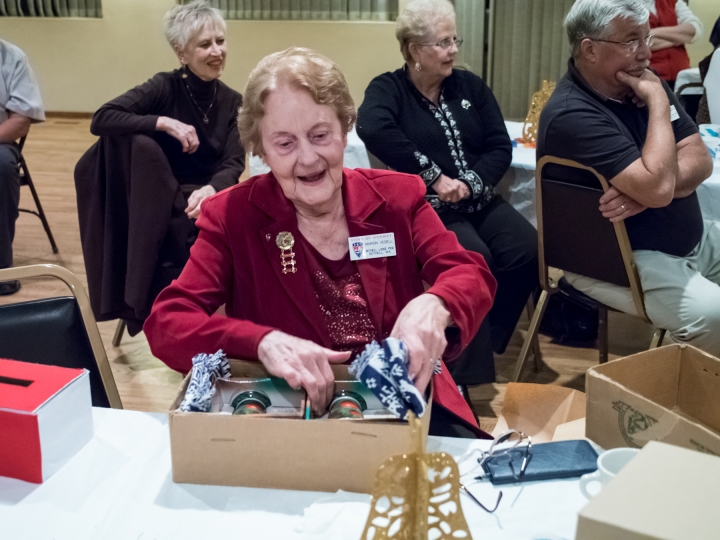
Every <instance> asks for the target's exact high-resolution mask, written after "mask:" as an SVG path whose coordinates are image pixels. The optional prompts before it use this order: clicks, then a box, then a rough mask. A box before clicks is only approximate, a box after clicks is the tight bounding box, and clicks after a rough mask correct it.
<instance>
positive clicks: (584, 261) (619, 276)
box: [535, 156, 647, 320]
mask: <svg viewBox="0 0 720 540" xmlns="http://www.w3.org/2000/svg"><path fill="white" fill-rule="evenodd" d="M535 175H536V176H535V179H536V198H537V220H538V244H539V260H540V283H541V285H542V287H543V288H544V289H545V290H548V291H549V290H550V289H552V288H553V287H552V285H551V283H550V280H549V275H548V267H553V268H559V269H560V270H566V271H569V272H573V273H575V274H580V275H583V276H587V277H590V278H593V279H597V280H600V281H604V282H608V283H612V284H614V285H619V286H621V287H626V288H629V289H630V291H631V293H632V296H633V301H634V303H635V308H636V310H637V313H638V314H639V315H640V316H641V317H643V318H644V319H646V320H647V315H646V314H645V307H644V304H643V299H642V288H641V287H640V280H639V277H638V274H637V270H636V268H635V262H634V258H633V254H632V249H631V247H630V240H629V239H628V236H627V230H626V229H625V224H624V223H623V222H618V223H611V222H610V221H609V220H608V219H606V218H604V217H602V214H601V213H600V211H599V210H598V206H599V199H600V197H601V196H602V194H603V193H604V192H605V191H607V189H608V188H609V186H608V183H607V181H606V180H605V178H604V177H603V176H602V175H600V174H598V173H597V172H596V171H595V170H594V169H592V168H591V167H585V166H583V165H581V164H580V163H577V162H574V161H570V160H565V159H560V158H555V157H552V156H545V157H543V158H542V159H541V160H540V161H539V162H538V164H537V168H536V171H535Z"/></svg>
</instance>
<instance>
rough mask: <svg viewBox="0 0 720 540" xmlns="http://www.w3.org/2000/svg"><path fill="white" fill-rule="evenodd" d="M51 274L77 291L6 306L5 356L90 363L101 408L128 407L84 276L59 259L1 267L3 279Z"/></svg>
mask: <svg viewBox="0 0 720 540" xmlns="http://www.w3.org/2000/svg"><path fill="white" fill-rule="evenodd" d="M44 276H50V277H54V278H57V279H59V280H61V281H63V282H64V283H65V284H66V285H67V286H68V287H69V288H70V291H71V292H72V296H57V297H53V298H43V299H41V300H32V301H29V302H15V303H11V304H4V305H0V358H9V359H11V360H19V361H23V362H33V363H36V364H46V365H52V366H62V367H72V368H85V369H87V370H88V371H89V372H90V393H91V395H92V404H93V406H95V407H112V408H114V409H122V402H121V400H120V394H119V393H118V390H117V386H116V384H115V378H114V377H113V373H112V370H111V368H110V363H109V362H108V358H107V355H106V353H105V347H104V346H103V343H102V339H101V338H100V332H99V331H98V328H97V324H96V322H95V317H94V316H93V313H92V309H91V308H90V301H89V300H88V296H87V293H86V292H85V288H84V287H83V285H82V283H80V280H78V278H77V277H75V275H74V274H73V273H72V272H70V271H69V270H67V269H65V268H62V267H60V266H57V265H54V264H37V265H32V266H21V267H17V268H5V269H2V270H0V281H10V280H13V279H20V280H22V279H24V278H31V277H44Z"/></svg>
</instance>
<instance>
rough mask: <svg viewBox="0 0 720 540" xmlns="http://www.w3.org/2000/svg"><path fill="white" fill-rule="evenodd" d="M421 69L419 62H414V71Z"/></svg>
mask: <svg viewBox="0 0 720 540" xmlns="http://www.w3.org/2000/svg"><path fill="white" fill-rule="evenodd" d="M421 69H422V66H421V65H420V62H415V71H420V70H421Z"/></svg>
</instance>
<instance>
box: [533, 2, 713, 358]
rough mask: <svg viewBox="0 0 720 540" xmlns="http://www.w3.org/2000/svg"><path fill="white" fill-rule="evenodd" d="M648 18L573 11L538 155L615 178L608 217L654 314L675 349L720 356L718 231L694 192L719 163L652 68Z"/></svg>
mask: <svg viewBox="0 0 720 540" xmlns="http://www.w3.org/2000/svg"><path fill="white" fill-rule="evenodd" d="M648 19H649V13H648V10H647V8H646V7H645V4H644V2H643V1H642V0H578V1H577V2H576V3H575V4H574V5H573V7H572V9H571V10H570V12H569V13H568V15H567V18H566V19H565V27H566V29H567V32H568V37H569V39H570V44H571V47H572V58H571V59H570V61H569V63H568V72H567V74H566V75H565V76H564V77H563V78H562V80H561V81H560V82H559V83H558V85H557V88H556V89H555V92H554V93H553V95H552V97H551V98H550V100H549V101H548V103H547V105H546V107H545V109H544V110H543V112H542V115H541V117H540V126H539V131H538V146H537V156H538V159H540V158H542V157H543V156H546V155H552V156H556V157H560V158H565V159H571V160H574V161H577V162H579V163H581V164H583V165H585V166H589V167H592V168H593V169H595V170H596V171H597V172H598V173H600V174H601V175H603V176H604V177H605V178H606V179H608V181H609V183H610V186H611V187H610V189H609V190H608V191H607V192H606V193H605V194H604V195H603V196H602V197H600V200H599V203H598V204H599V210H598V211H599V212H601V213H602V215H603V216H604V217H605V218H607V219H609V220H610V221H611V222H617V221H624V222H625V225H626V228H627V231H628V236H629V238H630V244H631V246H632V249H633V252H634V256H635V262H636V265H637V268H638V273H639V275H640V281H641V284H642V288H643V291H644V297H645V307H646V310H647V313H648V316H649V317H650V319H651V320H652V321H653V323H654V324H655V325H656V326H658V327H661V328H665V329H667V330H668V331H669V333H670V335H671V337H672V338H673V339H674V340H675V341H679V342H686V343H692V344H693V345H695V346H698V347H700V348H702V349H704V350H706V351H707V352H709V353H711V354H715V355H720V286H719V284H720V223H717V222H712V221H707V220H703V218H702V215H701V213H700V205H699V203H698V198H697V194H696V193H695V188H697V186H698V185H700V184H701V183H702V182H703V180H705V179H706V178H707V177H708V176H710V174H711V172H712V160H711V158H710V156H709V153H708V151H707V149H706V148H705V146H704V144H703V143H702V140H701V138H700V135H699V134H698V131H697V128H696V127H695V124H694V123H693V122H692V120H691V119H690V117H689V116H688V115H687V114H686V113H685V111H683V110H682V107H681V106H680V105H679V103H678V102H677V100H676V99H675V96H674V95H673V93H672V92H671V91H670V89H669V88H668V87H667V85H666V84H665V83H664V82H662V81H661V80H660V79H659V78H658V77H657V76H656V75H655V74H654V73H653V72H652V71H650V70H649V69H648V66H649V63H650V56H651V52H650V47H651V45H652V42H653V35H652V34H651V33H650V25H649V23H648ZM570 181H572V180H570ZM566 276H567V279H568V281H570V283H572V285H573V286H575V287H576V288H577V289H579V290H581V291H582V292H584V293H585V294H587V295H589V296H591V297H593V298H595V299H597V300H599V301H601V302H603V303H605V304H607V305H609V306H611V307H613V308H615V309H619V310H621V311H624V312H628V313H633V312H634V311H635V310H634V307H633V303H632V299H631V297H630V294H629V291H628V290H627V289H623V288H621V287H617V286H614V285H610V284H607V283H602V282H598V281H595V280H591V279H588V278H586V277H582V276H577V275H573V274H566Z"/></svg>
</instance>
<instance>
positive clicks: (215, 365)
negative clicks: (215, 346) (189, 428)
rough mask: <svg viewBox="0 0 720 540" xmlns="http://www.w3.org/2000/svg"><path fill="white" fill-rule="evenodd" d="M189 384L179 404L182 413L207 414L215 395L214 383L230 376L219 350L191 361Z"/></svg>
mask: <svg viewBox="0 0 720 540" xmlns="http://www.w3.org/2000/svg"><path fill="white" fill-rule="evenodd" d="M192 362H193V367H192V371H191V372H190V383H189V384H188V387H187V390H186V391H185V398H183V400H182V403H181V404H180V411H182V412H208V411H209V410H210V400H211V399H212V397H213V395H214V394H215V381H216V380H217V379H227V378H228V377H229V376H230V365H229V364H228V361H227V358H226V357H225V353H224V352H223V351H222V349H220V350H219V351H218V352H216V353H215V354H205V353H201V354H198V355H197V356H195V358H193V360H192Z"/></svg>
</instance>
